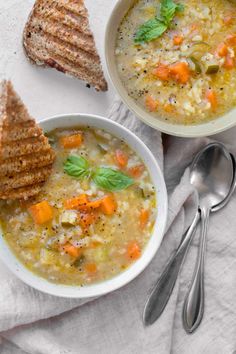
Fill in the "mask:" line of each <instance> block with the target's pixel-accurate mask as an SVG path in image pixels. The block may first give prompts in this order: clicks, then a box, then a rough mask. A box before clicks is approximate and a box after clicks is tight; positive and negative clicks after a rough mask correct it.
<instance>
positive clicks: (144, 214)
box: [139, 209, 149, 229]
mask: <svg viewBox="0 0 236 354" xmlns="http://www.w3.org/2000/svg"><path fill="white" fill-rule="evenodd" d="M148 219H149V211H148V210H147V209H142V210H141V211H140V215H139V222H140V227H141V229H144V228H145V226H146V225H147V223H148Z"/></svg>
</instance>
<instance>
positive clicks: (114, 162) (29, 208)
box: [0, 127, 156, 286]
mask: <svg viewBox="0 0 236 354" xmlns="http://www.w3.org/2000/svg"><path fill="white" fill-rule="evenodd" d="M48 136H49V141H50V142H51V144H52V146H53V148H54V150H55V152H56V156H57V158H56V162H55V164H54V166H53V172H52V174H51V176H50V178H49V180H48V181H47V183H46V184H45V185H44V187H43V189H42V191H41V193H40V194H39V195H38V196H37V198H36V199H34V200H30V201H22V202H10V201H8V202H6V201H2V202H1V203H0V220H1V226H2V229H3V234H4V237H5V239H6V241H7V243H8V244H9V246H10V248H11V249H12V251H13V252H14V253H15V255H16V256H17V257H18V258H19V259H20V260H21V261H22V262H23V264H24V265H25V266H26V267H27V268H29V269H30V270H31V271H33V272H35V273H37V274H38V275H40V276H42V277H44V278H46V279H48V280H49V281H51V282H55V283H62V284H68V285H81V286H82V285H88V284H91V283H94V282H99V281H103V280H106V279H109V278H112V277H113V276H115V275H117V274H119V273H121V272H122V271H124V270H125V269H127V268H128V267H129V266H130V265H131V264H132V263H133V262H134V261H135V260H137V259H138V258H139V257H140V256H141V254H142V252H143V250H144V248H145V245H146V244H147V242H148V240H149V238H150V235H151V232H152V228H153V225H154V222H155V218H156V204H155V203H156V202H155V201H156V196H155V190H154V186H153V184H152V182H151V179H150V175H149V172H148V170H147V169H146V167H145V165H144V164H143V162H142V160H141V159H140V158H139V156H137V154H136V153H135V152H134V151H132V150H131V149H130V147H129V146H127V145H126V144H125V143H124V142H123V141H121V140H119V139H117V138H116V137H113V136H111V135H110V134H108V133H106V132H104V131H102V130H94V129H92V128H89V127H87V128H86V129H77V128H75V129H68V130H55V131H53V132H51V133H50V134H49V135H48Z"/></svg>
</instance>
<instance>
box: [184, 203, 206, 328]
mask: <svg viewBox="0 0 236 354" xmlns="http://www.w3.org/2000/svg"><path fill="white" fill-rule="evenodd" d="M209 215H210V209H207V208H206V209H205V208H203V209H202V210H201V219H202V231H201V238H200V248H199V253H198V260H197V264H196V268H195V271H194V275H193V279H192V282H191V286H190V289H189V292H188V295H187V297H186V299H185V302H184V307H183V325H184V329H185V330H186V332H187V333H193V332H194V331H195V330H196V329H197V327H198V326H199V325H200V323H201V321H202V317H203V313H204V259H205V250H206V234H207V230H208V224H209Z"/></svg>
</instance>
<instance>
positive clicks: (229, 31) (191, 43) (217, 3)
mask: <svg viewBox="0 0 236 354" xmlns="http://www.w3.org/2000/svg"><path fill="white" fill-rule="evenodd" d="M213 5H214V6H213ZM105 52H106V61H107V66H108V71H109V74H110V77H111V80H112V82H113V84H114V86H115V88H116V90H117V91H118V93H119V95H120V97H121V98H122V100H123V101H124V103H125V104H126V105H127V106H128V107H129V108H130V110H131V111H133V112H134V113H135V114H136V115H137V116H138V117H139V118H140V119H141V120H143V121H144V122H145V123H147V124H148V125H150V126H152V127H153V128H156V129H158V130H160V131H162V132H165V133H168V134H171V135H177V136H183V137H198V136H207V135H212V134H216V133H219V132H221V131H223V130H226V129H228V128H230V127H232V126H234V125H235V124H236V109H235V106H236V57H235V55H236V3H235V1H231V0H214V4H213V3H212V2H211V1H209V0H198V1H196V0H188V1H187V0H120V1H118V2H117V4H116V6H115V8H114V10H113V12H112V14H111V17H110V19H109V22H108V25H107V30H106V40H105Z"/></svg>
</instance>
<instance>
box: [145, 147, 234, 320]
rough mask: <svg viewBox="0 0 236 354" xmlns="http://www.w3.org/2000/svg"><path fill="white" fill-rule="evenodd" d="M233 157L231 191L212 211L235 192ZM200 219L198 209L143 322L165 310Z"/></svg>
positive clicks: (154, 292)
mask: <svg viewBox="0 0 236 354" xmlns="http://www.w3.org/2000/svg"><path fill="white" fill-rule="evenodd" d="M204 149H205V148H204ZM231 158H232V164H233V171H234V175H233V181H232V185H231V188H230V192H229V194H228V195H227V197H226V198H225V199H224V200H223V201H222V203H220V204H218V205H217V206H215V207H213V208H212V210H211V212H216V211H218V210H220V209H221V208H223V207H224V206H225V205H226V204H227V203H228V202H229V200H230V198H231V196H232V194H233V193H234V190H235V187H236V171H235V170H236V161H235V158H234V156H233V155H231ZM199 220H200V211H197V213H196V215H195V217H194V220H193V222H192V225H191V226H190V227H189V229H188V230H187V231H186V233H185V234H184V236H183V237H182V240H181V243H180V245H179V247H178V249H177V250H176V251H175V253H174V254H173V256H172V257H171V259H170V261H169V262H168V263H167V265H166V267H165V269H164V271H163V273H162V275H161V277H160V278H159V280H158V282H157V284H156V285H155V287H154V288H153V290H152V292H151V295H150V297H149V298H148V300H147V302H146V305H145V308H144V312H143V322H144V324H145V325H151V324H153V323H154V322H155V321H156V320H157V319H158V318H159V317H160V315H161V314H162V312H163V311H164V309H165V307H166V305H167V303H168V301H169V298H170V296H171V294H172V291H173V289H174V286H175V283H176V280H177V277H178V274H179V272H180V269H181V267H182V264H183V263H184V259H185V256H186V254H187V251H188V249H189V246H190V243H191V241H192V239H193V236H194V234H195V230H196V226H197V224H198V222H199Z"/></svg>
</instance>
